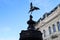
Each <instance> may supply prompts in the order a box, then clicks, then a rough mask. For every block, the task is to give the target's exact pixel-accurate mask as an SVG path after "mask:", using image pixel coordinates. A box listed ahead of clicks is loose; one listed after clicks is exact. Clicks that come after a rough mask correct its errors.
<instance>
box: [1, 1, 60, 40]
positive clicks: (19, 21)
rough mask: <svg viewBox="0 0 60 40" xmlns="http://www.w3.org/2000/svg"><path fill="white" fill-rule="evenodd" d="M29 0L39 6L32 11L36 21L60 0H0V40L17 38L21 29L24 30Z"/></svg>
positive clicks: (15, 39)
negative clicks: (36, 9)
mask: <svg viewBox="0 0 60 40" xmlns="http://www.w3.org/2000/svg"><path fill="white" fill-rule="evenodd" d="M30 2H33V5H34V6H37V7H39V8H40V10H38V11H34V12H33V14H32V15H33V17H34V18H33V19H34V20H35V21H37V20H38V19H39V18H40V17H42V16H43V14H44V13H45V12H50V11H51V10H52V9H53V8H54V7H56V6H57V5H58V4H59V3H60V0H0V40H19V33H20V32H21V30H26V28H27V24H26V22H27V20H28V19H29V14H28V11H29V8H30Z"/></svg>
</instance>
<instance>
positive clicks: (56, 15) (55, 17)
mask: <svg viewBox="0 0 60 40" xmlns="http://www.w3.org/2000/svg"><path fill="white" fill-rule="evenodd" d="M58 21H59V22H60V7H59V6H58V8H57V9H56V10H55V11H54V12H52V14H50V15H49V16H48V17H46V18H45V19H44V20H42V21H41V22H39V23H38V24H37V25H36V26H35V28H36V29H37V28H39V31H41V32H42V33H43V30H45V31H46V37H44V34H43V40H60V32H59V31H58V27H57V22H58ZM53 24H55V27H56V32H53V28H52V25H53ZM49 26H50V27H51V30H52V34H49V29H48V28H49ZM52 35H57V36H58V37H57V38H54V39H52V38H51V37H52Z"/></svg>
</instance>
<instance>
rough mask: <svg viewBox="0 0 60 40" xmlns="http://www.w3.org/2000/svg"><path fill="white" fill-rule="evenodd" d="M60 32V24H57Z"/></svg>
mask: <svg viewBox="0 0 60 40" xmlns="http://www.w3.org/2000/svg"><path fill="white" fill-rule="evenodd" d="M57 26H58V31H60V22H57Z"/></svg>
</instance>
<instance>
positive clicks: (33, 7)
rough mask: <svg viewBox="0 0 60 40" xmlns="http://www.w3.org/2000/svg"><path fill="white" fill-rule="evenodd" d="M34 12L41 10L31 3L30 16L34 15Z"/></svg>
mask: <svg viewBox="0 0 60 40" xmlns="http://www.w3.org/2000/svg"><path fill="white" fill-rule="evenodd" d="M34 10H39V8H38V7H35V6H33V4H32V2H31V3H30V10H29V13H30V12H31V13H30V14H32V12H33V11H34Z"/></svg>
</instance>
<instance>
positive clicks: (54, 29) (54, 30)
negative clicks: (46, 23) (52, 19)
mask: <svg viewBox="0 0 60 40" xmlns="http://www.w3.org/2000/svg"><path fill="white" fill-rule="evenodd" d="M53 32H56V27H55V25H54V24H53Z"/></svg>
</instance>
